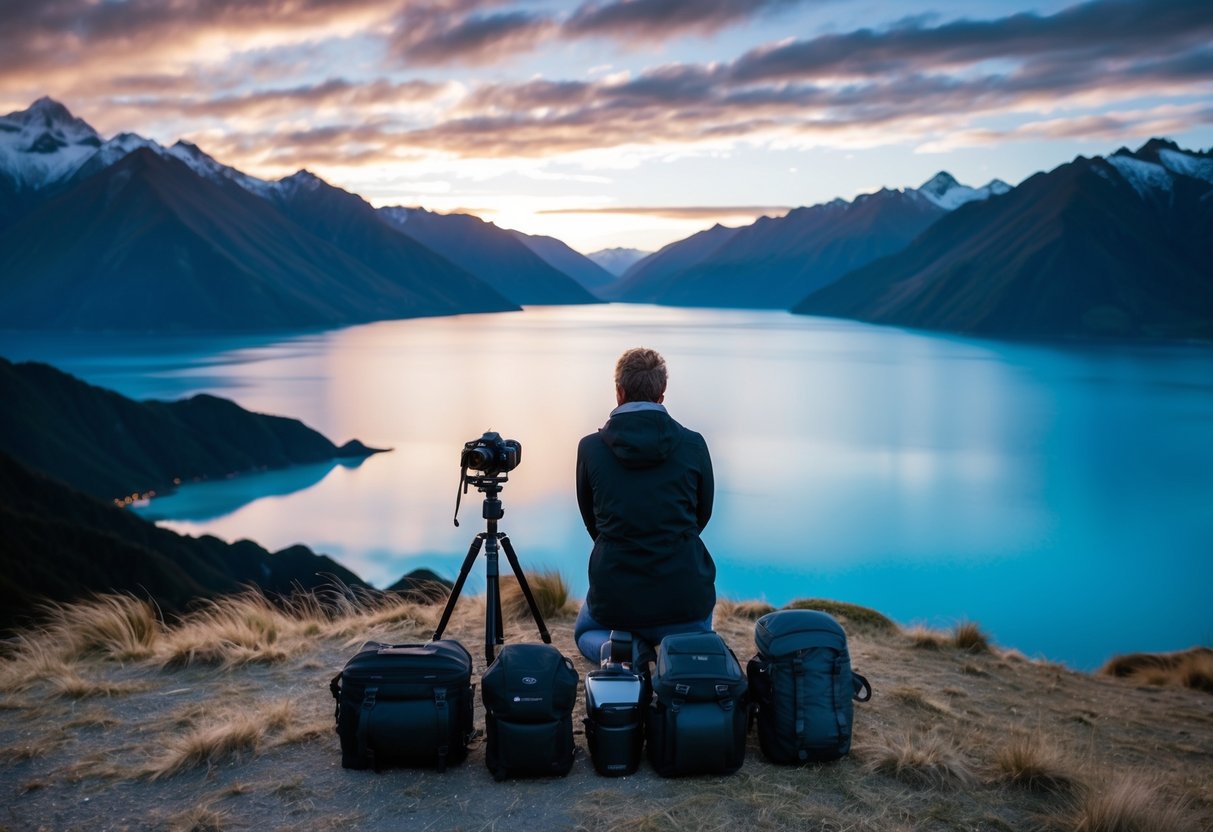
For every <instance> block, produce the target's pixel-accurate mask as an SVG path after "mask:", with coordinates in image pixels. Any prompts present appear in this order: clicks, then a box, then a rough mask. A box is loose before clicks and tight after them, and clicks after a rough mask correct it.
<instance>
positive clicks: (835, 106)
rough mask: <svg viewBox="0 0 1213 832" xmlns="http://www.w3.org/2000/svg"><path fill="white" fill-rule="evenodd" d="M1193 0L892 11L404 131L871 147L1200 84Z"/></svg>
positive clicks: (1204, 68) (1201, 18)
mask: <svg viewBox="0 0 1213 832" xmlns="http://www.w3.org/2000/svg"><path fill="white" fill-rule="evenodd" d="M1208 8H1209V7H1208V6H1207V4H1205V3H1188V2H1178V0H1155V1H1154V2H1144V0H1138V2H1130V0H1092V2H1087V3H1084V4H1081V5H1077V6H1073V7H1070V8H1068V9H1064V10H1062V11H1060V12H1058V13H1056V14H1054V15H1052V16H1041V15H1036V14H1015V15H1011V16H1008V17H1004V18H999V19H996V20H989V21H970V20H960V21H952V22H942V23H936V24H932V23H930V22H929V21H927V20H925V19H915V20H911V21H902V22H900V23H898V24H895V25H894V26H892V27H890V28H889V29H887V30H885V31H881V32H878V31H874V30H868V29H864V30H857V31H853V32H848V33H842V34H830V35H822V36H819V37H816V38H812V39H809V40H803V41H790V42H786V43H781V44H776V45H771V46H767V47H763V48H760V49H754V50H751V51H749V52H747V53H745V54H743V55H741V56H740V57H738V58H737V59H735V60H734V61H732V62H728V63H713V64H670V65H665V66H660V67H654V68H652V69H649V70H647V71H645V72H642V73H640V74H638V75H635V76H632V77H625V78H622V79H618V78H612V77H608V78H604V79H599V80H594V81H551V80H537V81H528V82H523V83H517V84H486V85H483V86H481V87H479V88H477V89H476V90H474V91H473V92H472V93H471V94H470V95H469V96H468V97H467V98H466V99H465V100H464V101H463V102H461V105H460V107H459V108H458V110H457V111H455V112H453V114H452V117H450V118H447V119H444V120H442V121H440V122H438V123H435V124H433V125H431V126H427V127H423V128H419V129H417V130H414V131H410V133H409V141H410V142H414V143H416V144H417V145H418V146H423V147H424V146H428V147H434V148H438V147H441V148H443V149H444V150H445V151H447V152H452V153H456V154H460V155H467V156H498V157H506V156H522V157H534V156H544V155H548V154H552V153H568V152H575V151H581V150H589V149H592V148H601V147H610V146H617V145H633V146H634V145H646V144H648V145H663V144H669V143H695V142H710V141H718V140H721V139H732V140H748V141H755V142H764V141H765V142H772V141H774V142H787V143H796V142H800V143H805V142H807V143H810V144H812V143H818V142H820V143H825V142H835V143H836V142H837V141H839V140H840V137H843V136H845V137H846V140H848V141H855V142H858V143H861V144H864V145H867V146H871V145H873V144H880V143H895V142H906V141H910V142H923V141H932V140H935V139H936V138H937V137H938V136H940V135H944V134H947V133H954V132H958V131H964V130H976V129H977V128H976V126H975V125H976V123H977V122H979V121H980V120H981V119H982V118H985V117H990V118H993V117H1002V116H1005V115H1007V114H1010V113H1017V112H1018V113H1023V112H1049V111H1055V110H1058V109H1080V110H1081V109H1086V110H1090V109H1093V108H1102V107H1107V106H1108V105H1110V104H1113V103H1114V102H1116V101H1126V100H1131V99H1133V98H1138V97H1146V96H1152V95H1153V96H1162V97H1164V98H1166V99H1174V98H1176V97H1177V96H1179V97H1183V96H1189V97H1193V96H1196V97H1200V96H1205V97H1207V96H1208V95H1209V93H1210V92H1213V83H1211V80H1210V79H1211V78H1213V73H1210V71H1209V70H1210V69H1213V50H1211V49H1210V47H1209V46H1208V43H1209V42H1210V40H1213V13H1211V12H1210V11H1208ZM1084 123H1085V124H1088V125H1089V126H1090V127H1091V129H1103V128H1100V126H1099V124H1100V123H1099V122H1098V121H1096V120H1095V119H1094V118H1091V119H1089V120H1087V121H1086V122H1082V121H1075V122H1074V125H1075V126H1076V129H1077V126H1078V125H1081V124H1084ZM1166 123H1168V124H1169V123H1171V122H1166ZM974 135H978V134H976V133H974Z"/></svg>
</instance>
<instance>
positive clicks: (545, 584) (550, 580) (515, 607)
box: [500, 569, 577, 621]
mask: <svg viewBox="0 0 1213 832" xmlns="http://www.w3.org/2000/svg"><path fill="white" fill-rule="evenodd" d="M525 574H526V582H527V585H528V586H530V588H531V595H533V596H534V597H535V607H536V608H537V609H538V610H539V615H540V616H542V617H543V619H544V620H545V621H546V620H547V619H549V618H564V617H567V616H571V615H575V614H576V613H577V605H576V604H574V603H573V602H572V601H571V599H570V598H569V585H568V582H567V581H565V579H564V576H563V575H561V574H560V572H559V571H558V570H556V569H544V570H543V571H542V572H527V573H525ZM500 587H501V615H502V617H503V618H506V619H509V620H512V621H526V620H529V619H530V617H531V608H530V607H529V606H528V605H527V602H526V596H524V595H523V594H522V586H521V585H520V584H519V583H518V579H517V578H515V577H514V576H513V575H510V576H508V577H506V578H504V579H503V580H501V581H500Z"/></svg>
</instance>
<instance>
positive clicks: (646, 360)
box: [615, 347, 666, 402]
mask: <svg viewBox="0 0 1213 832" xmlns="http://www.w3.org/2000/svg"><path fill="white" fill-rule="evenodd" d="M665 384H666V369H665V359H664V358H662V357H661V354H660V353H659V352H657V351H656V350H651V349H649V348H648V347H633V348H632V349H630V350H628V351H627V352H625V353H624V354H623V355H621V356H619V360H618V361H617V362H615V386H616V387H619V388H621V389H622V390H623V396H624V401H627V402H655V401H657V400H658V399H660V398H661V397H662V395H663V394H664V393H665Z"/></svg>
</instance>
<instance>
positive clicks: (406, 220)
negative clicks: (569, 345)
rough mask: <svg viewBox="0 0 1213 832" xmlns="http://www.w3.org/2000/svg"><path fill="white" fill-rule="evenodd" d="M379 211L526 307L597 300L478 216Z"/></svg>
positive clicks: (508, 235) (419, 210)
mask: <svg viewBox="0 0 1213 832" xmlns="http://www.w3.org/2000/svg"><path fill="white" fill-rule="evenodd" d="M379 213H380V215H381V216H382V217H384V219H386V220H387V221H388V222H389V223H390V224H391V225H392V227H393V228H395V229H397V230H398V231H402V232H404V233H405V234H407V235H408V236H410V237H412V238H413V239H414V240H416V241H418V242H419V243H421V244H422V245H425V246H427V247H429V248H431V249H433V250H434V251H436V252H438V253H439V254H441V255H442V256H443V257H445V258H447V259H448V260H450V261H451V262H452V263H455V264H456V265H458V266H460V267H462V268H464V269H466V270H467V271H469V272H471V273H472V274H473V275H475V276H476V277H477V278H479V279H480V280H482V281H484V282H485V283H487V284H488V285H489V286H491V287H493V289H495V290H496V291H497V292H500V293H501V294H502V295H505V296H506V297H507V298H509V299H510V300H511V301H513V302H514V303H518V304H522V305H524V306H526V305H548V304H574V303H596V302H597V301H598V298H596V297H594V295H592V294H590V292H589V291H588V290H586V289H585V288H584V287H583V286H582V285H581V284H579V283H578V282H577V281H575V280H573V278H571V277H569V276H568V275H567V274H565V273H564V272H561V271H558V270H556V269H555V268H553V267H552V266H550V265H549V264H548V263H546V262H545V261H544V260H543V259H542V258H541V257H540V256H539V255H538V254H536V253H535V252H533V251H531V250H530V249H529V248H527V247H526V246H525V245H523V244H522V243H521V242H519V241H518V240H517V239H515V238H514V235H513V234H511V233H510V232H509V231H506V230H504V229H501V228H498V227H497V226H496V225H493V224H492V223H490V222H485V221H484V220H482V219H479V218H478V217H473V216H471V215H470V214H436V213H434V212H432V211H426V210H424V209H421V208H399V207H393V208H380V209H379Z"/></svg>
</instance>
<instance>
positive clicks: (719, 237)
mask: <svg viewBox="0 0 1213 832" xmlns="http://www.w3.org/2000/svg"><path fill="white" fill-rule="evenodd" d="M739 230H740V229H737V228H726V227H725V226H723V225H720V224H717V225H714V226H712V227H711V228H709V229H706V230H704V231H700V232H698V233H696V234H692V235H691V236H690V237H687V238H686V239H684V240H679V241H677V242H674V243H670V244H669V245H668V246H665V247H663V248H662V249H661V250H659V251H657V252H656V253H654V254H650V255H649V256H648V257H645V258H643V259H642V260H638V261H636V263H635V264H633V265H632V267H631V268H629V269H628V270H627V271H625V272H624V273H623V274H622V275H621V276H620V278H619V281H618V282H617V283H615V284H614V285H613V286H611V287H610V288H609V289H608V290H607V292H606V295H605V296H606V297H607V298H609V299H611V300H625V301H628V302H630V303H662V302H664V301H663V298H665V297H666V296H667V294H668V293H669V292H670V291H671V286H672V285H673V283H674V280H675V278H676V276H677V275H678V274H679V273H681V272H682V271H684V270H686V269H689V268H691V267H692V266H695V265H698V264H699V263H702V262H704V261H705V260H707V259H708V258H709V257H711V256H712V254H713V253H714V252H715V251H717V250H718V249H719V248H720V247H721V246H723V245H724V244H725V243H726V242H727V241H728V240H729V239H731V238H732V237H733V235H735V234H736V233H737V232H738V231H739Z"/></svg>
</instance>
